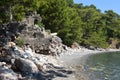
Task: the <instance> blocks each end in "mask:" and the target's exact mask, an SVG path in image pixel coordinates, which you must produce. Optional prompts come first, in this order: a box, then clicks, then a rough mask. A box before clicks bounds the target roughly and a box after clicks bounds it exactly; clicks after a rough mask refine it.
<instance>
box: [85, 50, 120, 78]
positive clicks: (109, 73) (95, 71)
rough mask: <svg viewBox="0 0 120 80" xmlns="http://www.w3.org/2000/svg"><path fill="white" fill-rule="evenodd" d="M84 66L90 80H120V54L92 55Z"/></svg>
mask: <svg viewBox="0 0 120 80" xmlns="http://www.w3.org/2000/svg"><path fill="white" fill-rule="evenodd" d="M83 66H84V68H85V70H84V73H85V74H86V75H87V76H88V77H89V79H90V80H120V52H109V53H101V54H94V55H90V56H89V57H88V58H87V60H86V61H85V64H84V65H83Z"/></svg>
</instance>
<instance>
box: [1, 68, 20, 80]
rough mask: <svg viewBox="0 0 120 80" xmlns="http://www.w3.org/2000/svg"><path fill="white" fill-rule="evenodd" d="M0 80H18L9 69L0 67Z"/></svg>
mask: <svg viewBox="0 0 120 80" xmlns="http://www.w3.org/2000/svg"><path fill="white" fill-rule="evenodd" d="M0 80H18V78H17V74H16V73H14V72H13V71H12V70H11V69H6V68H3V67H0Z"/></svg>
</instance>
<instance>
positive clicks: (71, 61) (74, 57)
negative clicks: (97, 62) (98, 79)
mask: <svg viewBox="0 0 120 80" xmlns="http://www.w3.org/2000/svg"><path fill="white" fill-rule="evenodd" d="M118 51H120V49H109V50H102V51H99V50H89V49H86V48H82V49H69V50H68V51H67V52H66V53H62V54H61V55H60V57H58V58H57V59H58V64H59V65H60V66H62V67H65V68H67V69H69V70H72V71H73V72H74V73H72V74H70V75H68V77H67V78H61V77H57V78H55V79H53V80H89V78H88V77H87V76H86V75H85V74H84V73H83V71H84V66H83V65H84V64H85V61H86V59H87V58H88V57H89V56H90V55H93V54H101V53H104V52H118ZM77 66H79V67H80V70H79V71H78V70H77V69H76V67H77Z"/></svg>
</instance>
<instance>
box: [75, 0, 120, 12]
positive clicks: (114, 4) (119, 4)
mask: <svg viewBox="0 0 120 80" xmlns="http://www.w3.org/2000/svg"><path fill="white" fill-rule="evenodd" d="M74 3H83V5H91V4H93V5H95V6H96V8H97V9H100V10H101V11H102V12H104V11H106V10H113V11H114V12H116V13H117V14H120V0H74Z"/></svg>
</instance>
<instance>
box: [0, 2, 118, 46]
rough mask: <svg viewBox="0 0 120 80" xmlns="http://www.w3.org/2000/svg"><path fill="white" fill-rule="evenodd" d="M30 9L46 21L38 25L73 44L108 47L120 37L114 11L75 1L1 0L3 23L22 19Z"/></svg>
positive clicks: (0, 9)
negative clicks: (103, 10)
mask: <svg viewBox="0 0 120 80" xmlns="http://www.w3.org/2000/svg"><path fill="white" fill-rule="evenodd" d="M29 11H31V12H34V11H37V12H38V13H39V14H40V15H41V17H42V22H37V23H36V24H38V25H39V26H40V27H43V26H44V27H45V28H46V29H50V30H51V32H57V33H58V36H59V37H61V38H62V40H63V43H64V44H66V45H69V46H70V45H71V44H72V43H74V42H77V43H79V44H81V45H84V46H86V45H87V46H90V45H92V46H94V47H108V46H109V44H108V42H109V40H110V38H113V39H117V40H118V41H119V40H120V15H118V14H117V13H115V12H114V11H112V10H108V11H105V13H101V12H100V10H99V9H97V8H96V7H95V6H94V5H90V6H83V4H75V3H74V2H73V0H10V1H8V0H1V1H0V12H1V13H0V23H6V22H9V21H20V20H22V19H23V18H24V16H25V14H26V13H27V12H29ZM18 42H21V40H20V41H18ZM20 44H21V43H20Z"/></svg>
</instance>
